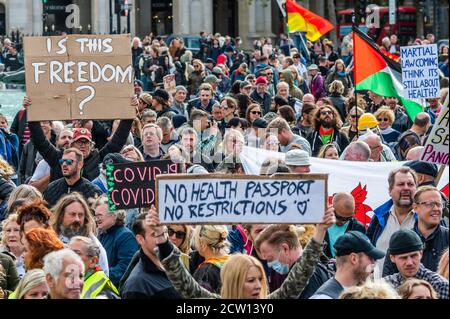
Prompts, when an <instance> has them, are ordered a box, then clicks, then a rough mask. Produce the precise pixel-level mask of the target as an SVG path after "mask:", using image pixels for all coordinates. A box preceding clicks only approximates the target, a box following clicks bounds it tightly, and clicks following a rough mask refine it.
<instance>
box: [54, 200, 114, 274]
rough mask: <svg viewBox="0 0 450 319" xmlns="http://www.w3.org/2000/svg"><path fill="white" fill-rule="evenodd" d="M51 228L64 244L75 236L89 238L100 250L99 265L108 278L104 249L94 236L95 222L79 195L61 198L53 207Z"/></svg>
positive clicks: (84, 201) (106, 257)
mask: <svg viewBox="0 0 450 319" xmlns="http://www.w3.org/2000/svg"><path fill="white" fill-rule="evenodd" d="M52 221H53V223H52V228H53V230H54V231H55V233H56V234H57V235H58V237H59V239H60V240H61V241H62V242H63V243H64V244H66V245H67V244H69V242H70V240H71V239H72V238H73V237H75V236H84V237H89V238H90V239H92V241H93V242H94V243H95V244H96V245H97V246H98V247H99V248H100V257H99V262H98V263H99V265H100V267H102V270H103V271H104V272H105V274H106V275H107V276H109V265H108V256H107V254H106V251H105V248H104V247H103V245H102V244H101V243H100V241H99V240H98V238H97V237H96V236H95V231H96V230H95V228H96V226H95V221H94V217H93V216H92V212H91V211H90V208H89V206H88V204H87V202H86V200H85V199H84V198H83V196H81V194H80V193H77V192H74V193H71V194H67V195H65V196H63V197H62V198H61V199H60V200H59V201H58V203H56V205H55V206H54V207H53V219H52Z"/></svg>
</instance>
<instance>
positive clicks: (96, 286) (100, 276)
mask: <svg viewBox="0 0 450 319" xmlns="http://www.w3.org/2000/svg"><path fill="white" fill-rule="evenodd" d="M106 285H108V287H109V288H110V289H111V290H112V291H113V292H114V293H116V294H117V295H118V296H120V294H119V291H118V290H117V288H116V287H115V286H114V284H113V283H112V282H111V279H109V278H108V277H107V276H106V274H105V273H104V272H103V271H101V270H100V271H96V272H94V273H93V274H92V276H90V277H89V278H88V279H86V280H85V281H84V285H83V291H82V292H81V299H94V298H95V297H97V296H98V295H99V294H100V293H101V292H102V291H103V289H104V288H105V286H106Z"/></svg>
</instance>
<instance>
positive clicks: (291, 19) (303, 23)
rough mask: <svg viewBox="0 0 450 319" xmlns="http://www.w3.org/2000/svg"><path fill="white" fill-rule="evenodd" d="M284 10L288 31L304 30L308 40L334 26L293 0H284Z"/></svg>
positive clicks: (317, 37)
mask: <svg viewBox="0 0 450 319" xmlns="http://www.w3.org/2000/svg"><path fill="white" fill-rule="evenodd" d="M286 11H287V20H288V21H287V24H288V30H289V32H296V31H304V32H306V38H307V39H308V40H310V41H313V42H314V41H316V40H318V39H319V38H320V37H321V36H323V35H324V34H326V33H328V32H330V31H331V30H333V28H334V27H333V25H332V24H331V23H330V21H328V20H326V19H324V18H322V17H319V16H318V15H316V14H314V13H312V12H311V11H308V10H306V9H305V8H303V7H302V6H301V5H299V4H297V3H295V2H294V1H293V0H286Z"/></svg>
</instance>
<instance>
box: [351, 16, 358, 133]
mask: <svg viewBox="0 0 450 319" xmlns="http://www.w3.org/2000/svg"><path fill="white" fill-rule="evenodd" d="M352 22H353V28H356V27H357V26H356V12H355V10H353V14H352ZM352 31H353V30H352ZM355 65H356V55H355V32H354V31H353V91H354V94H355V116H356V136H357V138H359V129H358V93H356V72H355Z"/></svg>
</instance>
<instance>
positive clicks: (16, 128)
mask: <svg viewBox="0 0 450 319" xmlns="http://www.w3.org/2000/svg"><path fill="white" fill-rule="evenodd" d="M27 121H28V120H27V110H26V109H24V108H22V109H20V110H19V112H17V114H16V116H15V117H14V120H13V122H12V124H11V130H10V131H11V133H14V134H16V135H17V136H18V137H19V154H22V149H23V146H24V145H23V144H22V137H23V133H24V132H25V127H26V125H27Z"/></svg>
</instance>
